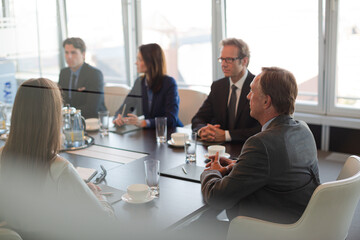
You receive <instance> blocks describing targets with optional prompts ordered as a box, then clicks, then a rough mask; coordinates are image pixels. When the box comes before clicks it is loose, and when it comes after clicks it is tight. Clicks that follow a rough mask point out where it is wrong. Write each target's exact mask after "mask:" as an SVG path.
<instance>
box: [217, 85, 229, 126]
mask: <svg viewBox="0 0 360 240" xmlns="http://www.w3.org/2000/svg"><path fill="white" fill-rule="evenodd" d="M225 81H226V84H223V85H221V86H223V87H222V89H220V95H219V98H218V99H219V101H221V104H220V106H224V107H220V109H219V111H220V113H221V114H220V116H221V123H223V124H222V125H224V129H228V114H227V113H228V99H229V89H230V80H229V78H225ZM223 96H226V97H223ZM221 123H220V124H221ZM222 127H223V126H222Z"/></svg>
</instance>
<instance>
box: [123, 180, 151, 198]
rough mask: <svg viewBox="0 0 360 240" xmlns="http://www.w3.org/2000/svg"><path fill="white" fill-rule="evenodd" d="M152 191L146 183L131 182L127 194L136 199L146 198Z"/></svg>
mask: <svg viewBox="0 0 360 240" xmlns="http://www.w3.org/2000/svg"><path fill="white" fill-rule="evenodd" d="M149 193H150V188H149V186H148V185H146V184H131V185H130V186H128V187H127V194H128V195H129V196H130V197H131V199H132V200H134V201H142V200H144V199H145V198H146V197H147V196H148V195H149Z"/></svg>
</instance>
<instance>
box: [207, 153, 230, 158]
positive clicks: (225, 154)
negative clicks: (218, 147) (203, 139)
mask: <svg viewBox="0 0 360 240" xmlns="http://www.w3.org/2000/svg"><path fill="white" fill-rule="evenodd" d="M220 157H226V158H229V157H230V154H228V153H224V154H223V155H221V156H220ZM205 158H209V154H208V153H206V154H205Z"/></svg>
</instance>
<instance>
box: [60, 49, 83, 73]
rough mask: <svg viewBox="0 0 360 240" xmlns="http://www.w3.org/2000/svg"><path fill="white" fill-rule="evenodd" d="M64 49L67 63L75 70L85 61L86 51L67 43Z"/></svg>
mask: <svg viewBox="0 0 360 240" xmlns="http://www.w3.org/2000/svg"><path fill="white" fill-rule="evenodd" d="M64 50H65V59H66V63H67V65H68V66H69V67H70V68H71V70H73V71H74V72H75V71H76V70H78V69H79V67H80V66H81V65H82V64H83V63H84V61H85V52H84V53H82V52H81V51H80V49H78V48H75V47H74V46H73V45H72V44H65V47H64Z"/></svg>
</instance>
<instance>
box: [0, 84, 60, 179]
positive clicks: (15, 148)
mask: <svg viewBox="0 0 360 240" xmlns="http://www.w3.org/2000/svg"><path fill="white" fill-rule="evenodd" d="M61 107H62V98H61V93H60V90H59V88H58V86H57V84H56V83H54V82H52V81H50V80H49V79H45V78H38V79H30V80H27V81H25V82H24V83H23V84H21V85H20V87H19V89H18V91H17V94H16V97H15V102H14V106H13V110H12V116H11V127H10V133H9V138H8V139H7V141H6V144H5V146H4V148H3V151H2V156H1V172H2V173H5V172H6V168H7V167H14V170H15V169H16V168H17V167H20V168H21V169H23V170H24V171H30V172H31V170H35V171H40V172H42V173H44V174H46V173H47V170H49V169H50V165H51V163H52V162H53V161H54V160H55V156H56V154H57V153H58V152H59V149H60V129H61V126H62V115H61Z"/></svg>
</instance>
